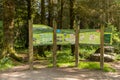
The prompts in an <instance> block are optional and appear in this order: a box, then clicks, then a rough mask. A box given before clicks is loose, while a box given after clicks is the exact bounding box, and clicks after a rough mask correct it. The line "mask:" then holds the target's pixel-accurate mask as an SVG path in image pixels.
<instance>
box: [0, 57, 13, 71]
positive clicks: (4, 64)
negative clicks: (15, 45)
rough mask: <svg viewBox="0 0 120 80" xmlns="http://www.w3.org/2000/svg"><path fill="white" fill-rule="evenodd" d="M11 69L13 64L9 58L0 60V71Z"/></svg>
mask: <svg viewBox="0 0 120 80" xmlns="http://www.w3.org/2000/svg"><path fill="white" fill-rule="evenodd" d="M11 67H13V62H12V60H11V59H10V58H9V57H4V58H2V59H1V60H0V70H6V69H9V68H11Z"/></svg>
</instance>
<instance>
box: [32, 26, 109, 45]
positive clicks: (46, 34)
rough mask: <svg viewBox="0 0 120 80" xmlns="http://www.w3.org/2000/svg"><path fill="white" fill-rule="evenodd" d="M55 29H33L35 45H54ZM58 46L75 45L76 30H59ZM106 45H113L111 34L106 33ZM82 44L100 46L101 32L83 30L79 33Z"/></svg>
mask: <svg viewBox="0 0 120 80" xmlns="http://www.w3.org/2000/svg"><path fill="white" fill-rule="evenodd" d="M52 31H53V29H52V28H45V27H44V26H42V27H36V26H34V27H33V45H34V46H37V45H52V44H53V32H52ZM56 32H57V44H59V45H66V44H75V33H74V30H69V29H61V30H60V29H58V30H57V31H56ZM104 36H105V43H106V44H110V43H111V33H107V34H106V33H105V35H104ZM79 43H80V44H98V45H99V44H100V31H99V30H97V29H81V30H80V33H79Z"/></svg>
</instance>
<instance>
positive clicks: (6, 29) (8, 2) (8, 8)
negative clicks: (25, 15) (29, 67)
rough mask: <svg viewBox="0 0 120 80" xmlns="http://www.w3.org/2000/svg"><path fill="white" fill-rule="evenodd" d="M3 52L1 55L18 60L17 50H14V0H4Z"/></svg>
mask: <svg viewBox="0 0 120 80" xmlns="http://www.w3.org/2000/svg"><path fill="white" fill-rule="evenodd" d="M3 10H4V11H3V36H4V37H3V39H4V40H3V52H2V55H1V57H4V56H10V57H12V58H14V59H16V60H18V61H20V60H21V59H20V58H18V55H17V53H16V51H15V50H14V42H13V41H14V16H15V3H14V0H4V3H3Z"/></svg>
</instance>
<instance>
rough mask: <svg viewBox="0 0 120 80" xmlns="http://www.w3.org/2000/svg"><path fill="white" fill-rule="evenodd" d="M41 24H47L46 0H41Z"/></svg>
mask: <svg viewBox="0 0 120 80" xmlns="http://www.w3.org/2000/svg"><path fill="white" fill-rule="evenodd" d="M41 24H45V0H41Z"/></svg>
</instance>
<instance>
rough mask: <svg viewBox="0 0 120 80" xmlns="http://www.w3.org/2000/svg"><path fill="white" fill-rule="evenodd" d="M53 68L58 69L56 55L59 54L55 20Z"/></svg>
mask: <svg viewBox="0 0 120 80" xmlns="http://www.w3.org/2000/svg"><path fill="white" fill-rule="evenodd" d="M53 27H54V29H53V67H56V66H57V64H56V54H57V39H56V37H57V34H56V29H57V24H56V22H55V19H54V20H53Z"/></svg>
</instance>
